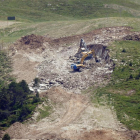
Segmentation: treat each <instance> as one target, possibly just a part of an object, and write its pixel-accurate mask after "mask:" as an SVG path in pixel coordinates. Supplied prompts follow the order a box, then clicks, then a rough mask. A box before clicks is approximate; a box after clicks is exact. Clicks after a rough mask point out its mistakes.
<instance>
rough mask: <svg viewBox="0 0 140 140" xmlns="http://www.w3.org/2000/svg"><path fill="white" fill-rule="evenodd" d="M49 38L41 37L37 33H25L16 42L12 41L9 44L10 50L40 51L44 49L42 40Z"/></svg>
mask: <svg viewBox="0 0 140 140" xmlns="http://www.w3.org/2000/svg"><path fill="white" fill-rule="evenodd" d="M50 40H51V39H50V38H48V37H43V36H39V35H34V34H31V35H27V36H24V37H22V38H21V39H19V40H18V41H17V42H16V43H14V44H13V45H12V46H10V50H11V51H13V52H14V51H17V50H20V51H21V50H24V51H26V52H32V51H34V52H38V53H41V52H43V51H44V50H45V48H46V47H45V45H43V44H44V42H48V41H50Z"/></svg>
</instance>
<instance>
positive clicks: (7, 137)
mask: <svg viewBox="0 0 140 140" xmlns="http://www.w3.org/2000/svg"><path fill="white" fill-rule="evenodd" d="M2 140H10V136H9V135H8V134H5V135H4V136H3V138H2Z"/></svg>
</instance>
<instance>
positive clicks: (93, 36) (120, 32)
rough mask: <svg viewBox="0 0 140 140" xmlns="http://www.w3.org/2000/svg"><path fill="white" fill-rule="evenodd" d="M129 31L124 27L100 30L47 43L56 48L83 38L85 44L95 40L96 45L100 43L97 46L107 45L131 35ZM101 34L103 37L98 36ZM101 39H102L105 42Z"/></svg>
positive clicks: (128, 28)
mask: <svg viewBox="0 0 140 140" xmlns="http://www.w3.org/2000/svg"><path fill="white" fill-rule="evenodd" d="M131 29H132V28H131V27H125V26H122V27H106V28H100V29H96V30H93V31H91V32H89V33H85V34H79V35H74V36H68V37H63V38H57V39H53V40H51V41H49V43H50V44H51V46H57V47H58V46H60V45H63V46H68V44H73V43H75V42H77V40H80V39H81V38H84V40H85V41H86V42H93V40H95V41H94V43H95V44H97V43H96V41H97V40H98V42H100V43H99V44H107V43H108V42H109V41H113V40H116V39H118V38H122V36H126V34H129V33H131V31H130V30H131ZM101 34H103V35H102V36H99V35H101ZM111 34H112V35H111ZM109 35H111V36H109ZM102 38H104V39H105V40H104V39H102Z"/></svg>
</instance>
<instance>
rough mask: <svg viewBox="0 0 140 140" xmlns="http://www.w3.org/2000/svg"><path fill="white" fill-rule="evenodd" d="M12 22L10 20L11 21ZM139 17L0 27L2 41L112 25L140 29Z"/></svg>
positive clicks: (19, 24)
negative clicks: (31, 35)
mask: <svg viewBox="0 0 140 140" xmlns="http://www.w3.org/2000/svg"><path fill="white" fill-rule="evenodd" d="M9 23H10V22H9ZM139 24H140V19H139V18H130V17H126V18H121V17H111V18H107V17H106V18H97V19H90V20H67V21H46V22H19V23H15V24H14V25H11V26H8V27H6V28H4V29H0V36H1V38H0V42H2V41H3V42H6V43H8V42H11V43H12V42H14V41H16V40H17V39H19V38H20V37H22V36H25V35H29V34H38V35H48V36H49V37H52V38H58V37H65V36H72V35H76V34H83V33H87V32H90V31H93V30H94V29H99V28H102V27H112V26H131V27H133V28H134V29H133V30H135V31H140V26H139Z"/></svg>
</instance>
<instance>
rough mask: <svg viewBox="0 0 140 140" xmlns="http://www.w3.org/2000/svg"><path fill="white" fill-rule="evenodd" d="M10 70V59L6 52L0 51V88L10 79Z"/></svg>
mask: <svg viewBox="0 0 140 140" xmlns="http://www.w3.org/2000/svg"><path fill="white" fill-rule="evenodd" d="M11 71H12V66H11V60H10V58H9V57H8V56H7V54H6V52H4V51H0V90H1V88H2V87H4V86H5V85H6V84H7V82H10V81H11V80H12V77H11V76H10V72H11Z"/></svg>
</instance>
